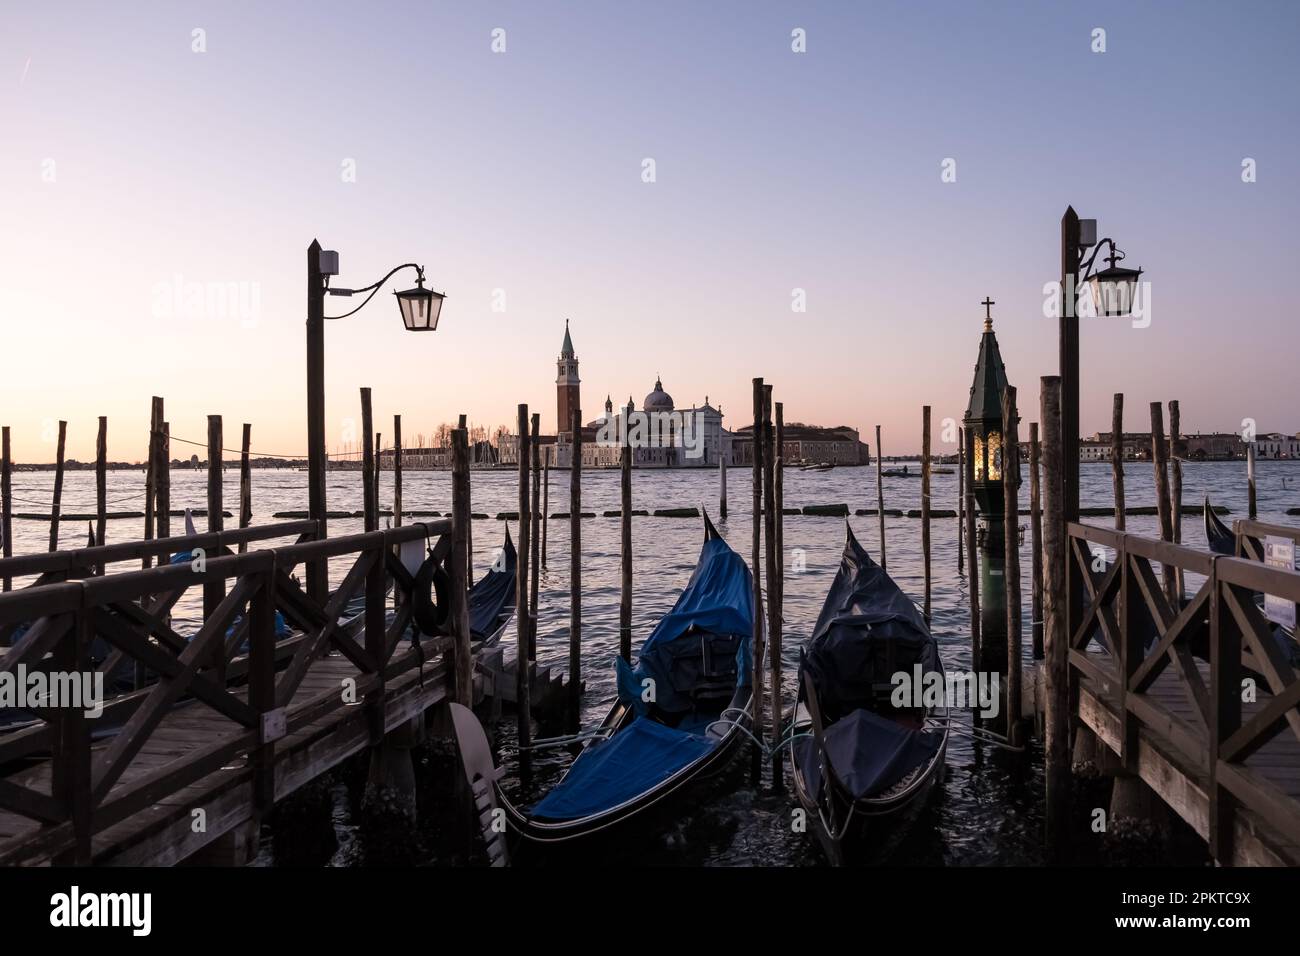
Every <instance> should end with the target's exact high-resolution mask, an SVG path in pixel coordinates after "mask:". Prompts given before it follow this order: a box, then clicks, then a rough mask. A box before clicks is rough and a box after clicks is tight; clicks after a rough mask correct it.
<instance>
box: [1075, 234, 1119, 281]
mask: <svg viewBox="0 0 1300 956" xmlns="http://www.w3.org/2000/svg"><path fill="white" fill-rule="evenodd" d="M1102 246H1108V247H1109V248H1110V255H1108V256H1107V257H1106V261H1107V262H1109V263H1110V264H1111V265H1112V266H1113V265H1114V264H1115V263H1117V262H1120V261H1121V260H1122V259H1123V258H1124V252H1123V250H1121V249H1120V248H1119V247H1118V246H1116V245H1115V240H1114V239H1111V238H1109V237H1108V238H1106V239H1103V240H1101V242H1099V243H1097V245H1095V246H1094V247H1093V249H1092V255H1090V256H1089V257H1088V259H1087V261H1086V262H1084V263H1083V264H1082V265H1081V266H1080V267H1079V272H1080V273H1082V275H1080V277H1079V281H1080V282H1086V281H1088V279H1089V278H1091V277H1092V274H1093V273H1092V267H1093V263H1095V262H1096V261H1097V255H1098V253H1100V252H1101V247H1102Z"/></svg>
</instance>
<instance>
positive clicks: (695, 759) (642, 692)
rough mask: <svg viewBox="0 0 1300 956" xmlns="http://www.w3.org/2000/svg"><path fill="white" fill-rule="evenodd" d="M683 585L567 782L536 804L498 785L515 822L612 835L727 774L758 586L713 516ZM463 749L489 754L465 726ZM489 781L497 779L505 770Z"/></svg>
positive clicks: (743, 713) (745, 708) (623, 672)
mask: <svg viewBox="0 0 1300 956" xmlns="http://www.w3.org/2000/svg"><path fill="white" fill-rule="evenodd" d="M704 527H705V535H704V545H703V547H702V548H701V550H700V557H699V560H698V561H697V563H696V566H695V570H694V572H693V573H692V574H691V578H690V581H689V582H688V583H687V585H686V588H685V589H684V590H683V591H682V593H681V594H680V595H679V596H678V598H677V602H676V603H675V604H674V605H673V607H672V610H670V611H669V612H668V613H667V614H665V615H664V616H663V617H662V618H660V620H659V623H658V624H657V625H655V628H654V630H653V631H652V632H651V633H650V636H649V637H648V638H646V641H645V643H644V644H643V645H642V646H641V651H640V654H639V655H638V659H637V664H636V666H635V668H634V667H632V666H631V665H630V664H628V663H627V662H626V661H624V660H623V659H622V658H616V660H615V667H616V668H617V684H618V697H617V700H616V701H615V702H614V704H613V706H612V707H611V708H610V710H609V713H608V714H607V715H606V717H605V719H604V721H603V722H602V723H601V725H600V727H599V728H598V729H597V730H595V731H592V732H590V733H589V734H587V735H579V736H584V737H585V739H584V740H583V741H582V750H581V751H580V752H579V753H578V755H577V756H576V757H575V758H574V760H573V763H572V764H570V765H569V768H568V770H567V771H566V772H565V773H564V775H563V777H561V778H560V780H559V782H558V783H557V784H556V785H555V786H554V787H553V788H552V789H551V790H550V791H549V792H547V793H546V795H545V796H544V797H543V798H542V799H541V800H539V801H538V802H537V803H535V804H533V805H532V806H530V807H528V808H522V807H517V806H515V805H514V804H512V803H511V802H510V800H509V799H508V797H507V795H506V794H505V793H504V792H503V791H502V790H501V789H500V787H499V785H497V792H496V795H495V796H496V799H497V800H499V801H500V804H501V806H502V808H503V809H504V810H505V812H506V816H507V819H508V820H509V822H510V824H511V825H512V826H513V827H514V828H515V829H517V830H518V831H519V832H520V833H522V834H523V835H524V836H525V837H526V838H528V839H531V840H536V841H540V842H559V841H564V840H570V839H574V838H576V837H581V836H585V835H587V834H591V833H595V832H597V831H600V830H605V829H607V828H609V827H611V826H614V825H615V824H619V823H622V822H625V821H627V820H628V819H630V818H632V817H634V816H636V815H637V814H638V813H641V812H642V811H644V810H646V809H648V808H649V807H651V806H653V805H655V804H658V803H660V802H661V801H663V800H665V799H667V798H669V797H672V796H674V795H676V794H678V793H679V791H681V790H682V789H683V788H685V787H686V786H687V785H688V784H690V783H692V782H693V781H696V780H698V779H699V778H701V777H703V776H705V775H707V774H711V773H714V772H716V771H719V770H721V769H722V768H723V767H724V766H726V764H727V763H728V762H729V761H730V759H731V758H732V757H733V756H734V754H735V752H736V749H737V748H738V747H739V745H740V744H741V743H742V742H743V741H744V739H745V738H746V735H747V732H748V730H749V726H750V723H751V715H750V712H749V706H750V697H751V693H752V681H751V659H750V653H751V652H750V643H751V637H752V634H753V626H754V606H753V593H752V588H753V583H752V578H751V577H750V572H749V568H748V567H747V566H746V564H745V561H744V559H743V558H741V556H740V555H738V554H737V553H736V552H735V551H733V550H732V549H731V548H730V547H729V546H728V545H727V542H726V541H725V540H724V539H723V538H722V536H721V535H720V534H719V533H718V531H717V529H716V528H714V527H713V524H712V523H711V522H710V521H709V519H708V516H707V515H706V516H705V518H704ZM456 731H457V736H458V738H460V744H461V750H462V753H466V752H477V753H482V752H483V747H484V745H485V740H486V738H485V737H482V739H480V737H481V735H483V729H482V727H481V726H480V725H479V724H478V722H477V721H470V720H468V719H465V718H464V715H462V719H461V720H459V721H458V722H457V726H456ZM479 776H480V777H483V778H486V777H487V776H492V777H493V778H494V783H495V778H498V777H499V776H500V772H499V771H495V772H493V773H490V774H488V773H483V774H480V775H479Z"/></svg>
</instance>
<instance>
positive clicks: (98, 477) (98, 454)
mask: <svg viewBox="0 0 1300 956" xmlns="http://www.w3.org/2000/svg"><path fill="white" fill-rule="evenodd" d="M107 524H108V416H107V415H100V416H99V434H97V435H96V436H95V544H97V545H99V546H100V547H103V546H104V537H105V535H106V534H107V531H108V528H107ZM99 573H100V574H103V573H104V566H103V565H102V564H101V565H100V566H99Z"/></svg>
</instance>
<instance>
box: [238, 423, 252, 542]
mask: <svg viewBox="0 0 1300 956" xmlns="http://www.w3.org/2000/svg"><path fill="white" fill-rule="evenodd" d="M252 442H253V426H252V425H251V424H250V423H249V422H244V432H243V435H242V436H241V437H240V442H239V526H240V527H241V528H247V527H248V526H249V525H251V524H252V523H253V463H252V461H251V459H250V458H249V455H250V454H251V445H252ZM247 550H248V542H247V541H241V542H239V553H240V554H243V553H244V552H246V551H247Z"/></svg>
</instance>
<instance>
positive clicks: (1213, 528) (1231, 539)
mask: <svg viewBox="0 0 1300 956" xmlns="http://www.w3.org/2000/svg"><path fill="white" fill-rule="evenodd" d="M1205 541H1206V543H1207V544H1208V545H1209V546H1210V550H1211V551H1213V552H1214V553H1215V554H1236V553H1237V536H1236V535H1235V534H1233V533H1232V529H1231V528H1229V527H1228V526H1227V525H1226V524H1224V523H1223V522H1222V521H1221V520H1220V519H1219V516H1218V515H1217V514H1215V513H1214V508H1212V507H1211V506H1210V496H1209V495H1206V496H1205Z"/></svg>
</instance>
